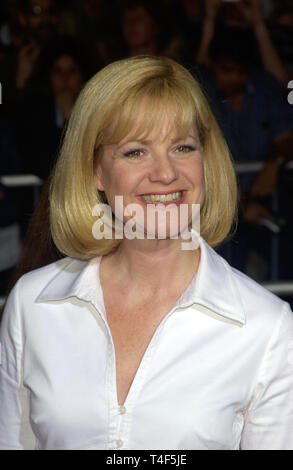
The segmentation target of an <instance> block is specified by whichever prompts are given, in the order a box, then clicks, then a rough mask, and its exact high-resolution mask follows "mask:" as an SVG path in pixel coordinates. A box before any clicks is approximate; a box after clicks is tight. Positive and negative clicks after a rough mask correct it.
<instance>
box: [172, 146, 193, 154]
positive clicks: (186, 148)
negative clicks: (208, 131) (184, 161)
mask: <svg viewBox="0 0 293 470" xmlns="http://www.w3.org/2000/svg"><path fill="white" fill-rule="evenodd" d="M193 150H196V149H195V147H193V146H192V145H186V144H184V145H178V147H176V149H175V152H182V153H188V152H193Z"/></svg>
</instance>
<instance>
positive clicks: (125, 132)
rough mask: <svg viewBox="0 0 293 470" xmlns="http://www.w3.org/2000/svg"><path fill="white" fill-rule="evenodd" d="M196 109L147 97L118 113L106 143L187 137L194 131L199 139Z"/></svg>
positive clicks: (107, 134) (110, 127) (109, 128)
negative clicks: (171, 135) (171, 136)
mask: <svg viewBox="0 0 293 470" xmlns="http://www.w3.org/2000/svg"><path fill="white" fill-rule="evenodd" d="M195 123H196V119H195V109H194V106H192V105H191V103H190V102H189V103H188V105H187V106H184V103H180V102H178V100H177V99H176V100H167V101H164V100H162V99H152V98H150V97H149V96H144V97H143V98H142V99H141V100H138V101H137V102H134V103H132V105H131V106H127V105H126V106H123V107H122V108H121V109H120V110H119V111H117V112H116V113H115V115H114V117H113V119H112V120H111V123H110V125H108V126H107V128H106V129H105V131H104V143H108V142H109V143H110V142H111V143H117V142H120V141H121V140H124V139H125V138H127V139H129V138H131V139H135V140H137V139H138V140H146V138H149V137H150V136H151V138H152V139H156V138H158V137H162V136H166V137H167V136H168V135H169V134H171V133H172V134H173V135H175V134H176V135H177V136H178V137H185V136H187V135H188V134H189V133H190V131H191V130H192V132H193V133H195V135H196V136H197V135H198V132H197V127H196V124H195Z"/></svg>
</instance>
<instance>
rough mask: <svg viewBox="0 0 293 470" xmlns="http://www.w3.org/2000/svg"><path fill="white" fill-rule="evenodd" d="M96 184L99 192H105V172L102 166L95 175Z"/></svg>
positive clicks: (99, 166) (98, 167)
mask: <svg viewBox="0 0 293 470" xmlns="http://www.w3.org/2000/svg"><path fill="white" fill-rule="evenodd" d="M95 184H96V189H97V190H98V191H104V183H103V171H102V168H101V165H97V168H96V173H95Z"/></svg>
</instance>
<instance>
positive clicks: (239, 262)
mask: <svg viewBox="0 0 293 470" xmlns="http://www.w3.org/2000/svg"><path fill="white" fill-rule="evenodd" d="M211 3H213V5H215V2H210V5H211ZM213 28H214V29H213V35H212V36H210V39H209V41H210V42H206V39H207V36H206V31H204V29H203V37H202V50H203V49H204V48H205V47H206V53H207V54H206V55H205V58H206V59H208V60H203V61H204V62H205V63H206V65H205V66H202V65H201V66H200V67H199V68H198V75H197V77H198V78H199V79H200V81H201V82H202V85H203V87H204V88H205V90H206V93H207V95H208V98H209V101H210V105H211V107H212V109H213V111H214V113H215V115H216V117H217V120H218V123H219V124H220V127H221V129H222V132H223V133H224V136H225V138H226V140H227V142H228V145H229V147H230V149H231V151H232V155H233V157H234V159H235V160H236V162H247V161H251V162H252V161H261V162H264V163H266V165H265V169H264V170H263V172H261V175H260V176H259V177H257V178H256V182H255V183H254V186H253V188H254V189H253V190H251V185H252V183H253V180H254V177H253V175H244V176H241V178H239V180H240V183H241V186H242V194H243V198H242V201H241V208H242V219H241V221H240V224H239V229H238V232H237V235H236V236H235V239H234V240H233V241H232V242H231V243H230V244H229V247H228V253H229V257H230V261H231V263H232V264H234V265H235V266H236V267H238V268H239V269H241V270H243V271H245V270H247V269H251V270H250V271H248V273H249V274H250V275H251V276H254V277H255V278H257V279H258V280H263V279H267V276H269V267H268V264H267V260H268V259H269V258H270V254H269V253H270V246H271V245H270V244H271V234H270V232H269V231H268V230H267V229H266V228H263V227H262V226H261V225H260V224H262V222H263V219H269V220H271V221H273V220H274V215H273V214H272V213H271V197H272V196H273V194H274V192H275V190H276V187H277V182H278V175H279V170H280V169H281V167H283V166H284V162H285V161H287V160H288V158H289V159H290V158H291V157H290V156H292V135H293V132H292V129H293V108H292V107H290V106H289V105H288V101H287V90H286V89H285V87H283V86H282V84H281V83H280V81H278V80H276V78H274V77H273V76H272V75H271V74H269V73H267V72H265V71H264V70H262V68H261V67H260V66H259V63H260V61H259V60H257V56H255V57H254V54H253V53H252V51H257V50H258V52H259V56H261V50H260V47H259V48H257V45H259V44H258V43H257V41H256V39H255V36H254V35H253V34H252V32H251V31H250V30H248V29H246V28H237V29H235V28H231V27H227V26H221V25H220V26H217V28H216V27H213ZM201 59H203V56H201V55H200V54H199V56H198V60H199V61H201ZM285 148H286V154H284V149H285ZM280 149H281V150H280ZM280 152H281V153H280ZM281 156H282V157H284V158H281V159H280V158H279V157H281ZM264 175H265V176H264ZM268 180H269V181H271V182H272V184H271V189H270V191H269V192H268V191H267V190H266V189H265V190H264V188H265V186H266V184H267V181H268ZM255 188H257V190H256V189H255ZM257 192H258V193H259V194H258V195H257V194H256V193H257ZM264 192H265V193H266V194H262V193H264ZM225 250H227V247H226V248H225ZM249 253H250V254H251V255H252V258H253V259H254V258H256V259H257V260H258V261H257V263H255V262H252V263H250V264H251V268H248V264H249ZM223 254H224V253H223ZM231 257H232V259H231ZM256 264H258V266H256Z"/></svg>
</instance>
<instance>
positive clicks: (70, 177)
mask: <svg viewBox="0 0 293 470" xmlns="http://www.w3.org/2000/svg"><path fill="white" fill-rule="evenodd" d="M146 97H147V102H148V107H147V112H146V113H145V115H144V119H143V122H141V123H139V125H138V126H137V115H138V112H139V108H140V104H141V102H142V100H143V98H146ZM166 109H168V116H169V117H170V116H172V119H173V120H174V125H175V126H176V130H177V132H178V134H179V136H180V137H184V136H185V135H187V133H188V131H189V130H190V128H191V126H194V125H195V126H196V129H197V132H198V136H199V141H200V145H201V147H202V153H203V165H204V183H205V198H204V202H203V204H202V207H201V219H200V234H201V236H202V237H203V238H204V239H205V240H206V242H207V243H208V244H209V245H211V246H216V245H218V244H219V243H221V242H222V241H223V240H224V239H225V238H226V237H227V235H228V234H229V233H231V228H232V227H233V226H235V224H236V213H237V185H236V178H235V172H234V169H233V165H232V161H231V157H230V153H229V150H228V148H227V145H226V143H225V141H224V139H223V137H222V135H221V132H220V130H219V127H218V125H217V123H216V121H215V118H214V116H213V114H212V112H211V109H210V107H209V105H208V103H207V101H206V98H205V97H204V95H203V93H202V91H201V89H200V87H199V85H198V83H197V82H196V80H195V79H194V78H193V77H192V75H191V74H190V73H189V72H188V71H187V70H186V69H185V68H184V67H182V66H181V65H179V64H177V63H176V62H174V61H173V60H171V59H168V58H166V57H152V56H138V57H133V58H128V59H123V60H119V61H117V62H114V63H111V64H109V65H107V66H106V67H105V68H104V69H102V70H100V71H99V72H98V73H97V74H96V75H94V76H93V77H92V78H91V79H90V80H89V82H88V83H87V84H86V86H85V87H84V89H83V90H82V92H81V93H80V95H79V97H78V99H77V101H76V103H75V106H74V109H73V111H72V114H71V117H70V120H69V123H68V127H67V131H66V134H65V137H64V141H63V144H62V147H61V150H60V155H59V158H58V161H57V163H56V166H55V169H54V174H53V178H52V182H51V186H50V227H51V233H52V237H53V240H54V243H55V245H56V246H57V248H58V250H59V251H60V252H61V253H63V254H65V255H67V256H70V257H73V258H79V259H90V258H93V257H95V256H98V255H103V254H107V253H110V251H112V250H113V249H114V248H116V247H117V245H118V244H119V243H120V242H121V240H116V239H115V238H113V239H101V240H97V239H95V238H94V236H93V234H92V227H93V224H94V222H95V221H96V220H97V217H96V216H93V215H92V210H93V207H94V206H95V205H96V204H98V203H105V202H106V200H105V195H104V193H103V192H99V191H97V190H96V184H95V173H96V168H97V164H98V162H99V159H100V158H101V153H102V152H101V149H102V146H103V145H104V144H108V143H116V142H119V141H120V140H121V139H122V138H124V137H125V136H127V135H128V134H129V132H130V131H131V130H132V129H134V128H135V129H136V136H137V137H139V138H144V136H145V135H146V134H148V133H150V132H151V131H152V130H153V129H159V128H160V123H161V122H162V118H163V117H164V115H165V113H166ZM117 116H118V120H117ZM114 118H116V120H115V123H116V124H115V126H113V122H114ZM111 124H112V126H111ZM113 127H114V129H113V131H112V132H111V133H110V135H109V128H110V129H112V128H113ZM113 223H114V222H113Z"/></svg>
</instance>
